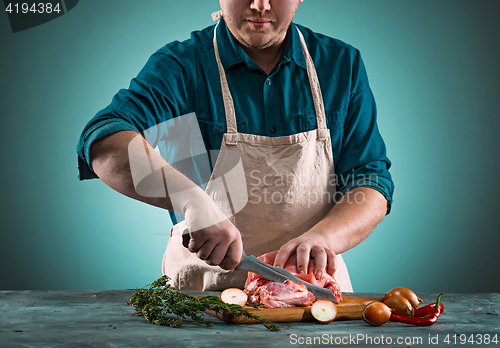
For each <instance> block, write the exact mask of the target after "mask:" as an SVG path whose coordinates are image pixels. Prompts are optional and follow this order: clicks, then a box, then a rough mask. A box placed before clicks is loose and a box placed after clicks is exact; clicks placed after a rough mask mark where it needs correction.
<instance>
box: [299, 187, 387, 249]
mask: <svg viewBox="0 0 500 348" xmlns="http://www.w3.org/2000/svg"><path fill="white" fill-rule="evenodd" d="M386 212H387V200H386V199H385V197H384V196H383V195H382V194H381V193H380V192H378V191H376V190H374V189H371V188H368V187H358V188H355V189H353V190H351V191H349V192H347V193H346V194H345V195H344V197H343V198H342V199H341V200H340V201H339V202H338V203H337V204H335V205H334V206H333V208H332V209H331V210H330V212H329V213H328V214H327V215H326V216H325V217H324V218H323V219H322V220H321V221H320V222H318V223H317V224H316V225H315V226H314V227H313V228H312V229H310V230H309V231H308V232H307V234H308V235H310V236H314V235H318V236H321V237H322V238H324V240H325V241H326V243H327V245H328V246H329V247H330V249H331V250H332V251H333V252H334V253H335V254H340V253H343V252H345V251H347V250H349V249H351V248H353V247H355V246H356V245H358V244H359V243H361V242H362V241H363V240H364V239H365V238H366V237H367V236H368V235H369V234H370V233H371V232H372V230H373V229H374V228H375V226H376V225H377V224H378V223H379V222H381V221H382V219H383V218H384V216H385V214H386Z"/></svg>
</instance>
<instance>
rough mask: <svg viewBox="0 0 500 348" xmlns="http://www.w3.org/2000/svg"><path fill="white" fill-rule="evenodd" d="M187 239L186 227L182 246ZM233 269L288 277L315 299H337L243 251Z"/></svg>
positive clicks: (277, 278)
mask: <svg viewBox="0 0 500 348" xmlns="http://www.w3.org/2000/svg"><path fill="white" fill-rule="evenodd" d="M189 239H190V237H189V231H188V230H187V229H186V230H184V232H183V234H182V245H184V247H186V248H187V247H188V244H189ZM234 269H240V270H244V271H250V272H253V273H257V274H258V275H260V276H262V277H264V278H266V279H269V280H271V281H273V282H279V283H283V282H284V281H285V280H287V279H290V280H291V281H294V282H297V283H303V284H304V285H305V286H306V288H307V290H309V291H310V292H311V293H312V294H313V295H314V297H316V298H317V299H320V300H328V301H332V302H336V301H337V299H336V298H335V296H334V295H333V292H332V290H328V289H325V288H322V287H321V286H318V285H314V284H311V283H309V282H306V281H305V280H303V279H300V278H299V277H297V276H295V275H293V274H292V273H290V272H288V271H287V270H285V269H283V268H279V267H274V266H271V265H270V264H267V263H265V262H264V261H261V260H259V259H258V258H256V257H255V256H253V255H246V254H245V252H243V258H242V259H241V261H240V263H239V264H238V265H237V266H236V267H235V268H234Z"/></svg>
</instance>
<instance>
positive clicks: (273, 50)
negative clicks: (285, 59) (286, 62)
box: [241, 40, 286, 75]
mask: <svg viewBox="0 0 500 348" xmlns="http://www.w3.org/2000/svg"><path fill="white" fill-rule="evenodd" d="M285 42H286V40H283V42H282V43H281V44H280V45H279V46H276V45H273V46H271V47H269V48H263V49H258V48H249V47H245V46H243V45H241V48H243V50H244V51H245V52H246V54H248V56H249V57H250V58H251V59H252V60H253V61H254V62H255V64H257V65H258V66H259V67H260V68H261V69H262V70H264V72H265V73H266V74H267V75H269V74H270V73H271V71H272V70H273V68H274V67H275V66H276V64H278V62H279V60H280V58H281V54H282V53H283V49H284V48H285Z"/></svg>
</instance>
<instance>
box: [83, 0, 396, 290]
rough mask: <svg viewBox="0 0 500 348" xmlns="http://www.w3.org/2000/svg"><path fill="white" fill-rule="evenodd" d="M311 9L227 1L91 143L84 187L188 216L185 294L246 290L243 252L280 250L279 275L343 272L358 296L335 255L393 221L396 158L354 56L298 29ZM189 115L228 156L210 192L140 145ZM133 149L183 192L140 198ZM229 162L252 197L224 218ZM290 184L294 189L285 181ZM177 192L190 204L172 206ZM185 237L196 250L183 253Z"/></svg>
mask: <svg viewBox="0 0 500 348" xmlns="http://www.w3.org/2000/svg"><path fill="white" fill-rule="evenodd" d="M302 1H303V0H280V1H278V0H255V1H252V0H221V1H220V5H221V12H220V14H221V15H222V19H220V21H219V22H218V24H217V25H216V26H212V27H209V28H206V29H204V30H202V31H200V32H194V33H193V35H192V37H191V39H190V40H187V41H185V42H183V43H179V42H174V43H171V44H169V45H167V46H165V47H164V48H162V49H160V50H159V51H158V52H156V53H155V54H154V55H153V56H152V57H151V58H150V60H149V61H148V63H147V64H146V66H145V67H144V69H143V70H142V71H141V73H140V74H139V75H138V77H137V78H136V79H134V80H133V81H132V82H131V85H130V88H129V89H128V90H124V91H120V92H119V93H118V94H117V95H116V96H115V98H114V99H113V101H112V103H111V105H110V106H108V107H107V108H106V109H104V110H102V111H101V112H100V113H98V114H97V115H96V116H95V117H94V119H93V120H91V122H89V124H88V125H87V127H86V128H85V130H84V131H83V133H82V137H81V139H80V143H79V147H78V153H79V159H80V173H81V179H85V178H90V177H95V175H97V176H98V177H99V178H101V179H102V180H103V181H104V182H105V183H106V184H107V185H109V186H110V187H112V188H113V189H115V190H117V191H118V192H121V193H122V194H125V195H127V196H129V197H132V198H134V199H138V200H141V201H143V202H146V203H149V204H151V205H155V206H158V207H162V208H165V209H168V210H170V211H177V212H180V213H182V214H184V216H185V221H183V222H181V223H180V224H178V225H176V226H177V227H175V226H174V229H173V231H172V232H171V239H170V241H169V243H168V247H167V252H166V253H165V256H164V264H163V270H164V273H166V274H168V275H169V276H171V277H172V278H174V284H175V285H176V286H177V287H179V288H183V289H194V290H202V289H205V290H220V289H222V288H225V287H229V286H240V287H241V286H242V284H243V282H244V278H245V275H244V274H243V275H242V274H241V272H239V273H238V272H237V271H232V269H233V268H234V267H235V266H236V265H237V264H238V262H239V261H240V259H241V257H242V252H243V248H244V250H245V252H247V253H250V254H252V253H253V254H262V253H265V252H269V251H272V250H277V249H279V251H278V254H277V256H276V259H275V265H276V266H278V267H283V266H284V265H285V263H286V262H287V261H288V262H291V261H293V262H296V264H297V270H298V272H299V273H307V272H312V273H313V274H314V275H315V276H316V277H317V278H321V277H322V274H323V273H325V272H327V273H329V274H330V275H333V274H334V273H335V272H336V271H337V272H336V274H335V276H336V278H337V280H338V281H339V284H340V286H341V289H342V291H352V287H351V284H350V280H349V276H348V274H347V269H346V268H345V265H344V264H343V261H342V258H341V256H340V254H341V253H342V252H344V251H346V250H349V249H350V248H352V247H354V246H356V245H357V244H359V243H360V242H361V241H363V240H364V239H365V238H366V237H367V236H368V234H369V233H370V232H371V231H372V229H373V228H374V227H375V226H376V225H377V224H378V223H379V222H380V221H381V220H382V219H383V217H384V216H385V215H386V213H388V212H389V208H390V204H391V202H392V192H393V188H394V186H393V184H392V181H391V176H390V174H389V172H388V169H389V167H390V162H389V160H388V158H387V157H386V154H385V145H384V143H383V140H382V138H381V136H380V134H379V132H378V129H377V125H376V111H375V103H374V100H373V95H372V93H371V91H370V88H369V86H368V80H367V76H366V72H365V70H364V66H363V63H362V60H361V58H360V55H359V52H358V51H357V50H356V49H354V48H353V47H351V46H349V45H347V44H345V43H343V42H341V41H338V40H335V39H331V38H328V37H325V36H323V35H320V34H315V33H313V32H312V31H310V30H309V29H307V28H304V27H301V26H298V25H295V24H293V23H292V19H293V17H294V15H295V12H296V10H297V8H298V6H299V3H301V2H302ZM217 70H218V71H217ZM192 112H195V114H196V117H197V119H198V123H199V125H200V129H201V133H202V135H203V140H204V142H205V146H206V147H207V149H208V150H219V149H220V151H221V152H220V154H219V156H218V158H217V162H216V164H215V166H214V173H212V178H211V181H210V182H209V184H208V187H207V190H206V191H204V190H202V189H201V188H199V187H198V186H197V185H195V184H193V182H192V181H191V180H190V179H188V178H187V177H186V176H185V175H183V173H180V172H179V171H177V170H176V169H175V168H174V167H172V166H171V165H170V164H172V163H170V164H169V163H167V161H165V159H164V158H162V156H160V155H159V154H157V153H156V152H155V151H153V147H152V146H151V144H150V143H148V142H146V141H145V140H143V139H142V138H141V137H139V138H138V134H144V132H145V131H146V130H147V129H149V128H150V127H153V126H155V125H156V124H159V123H161V122H163V121H166V120H170V119H175V118H176V117H179V116H181V115H186V114H189V113H192ZM327 127H328V129H327ZM222 133H225V134H224V136H222ZM137 140H139V142H137ZM154 142H155V141H152V142H151V143H154ZM132 144H135V145H134V146H136V145H137V147H136V149H139V150H137V151H138V153H139V152H140V151H141V150H140V148H141V147H145V149H146V150H145V151H146V153H147V156H148V161H149V162H148V163H153V165H152V167H154V168H161V176H162V178H163V180H164V182H167V181H168V182H169V183H172V182H173V183H174V184H170V186H169V187H168V190H167V191H168V192H167V193H166V194H165V195H164V197H153V196H154V194H151V195H149V196H148V195H144V194H139V193H138V192H137V185H135V184H134V180H133V173H131V162H130V161H131V160H130V159H131V158H135V157H137V156H135V155H131V152H134V151H135V150H133V148H134V146H132ZM231 154H236V155H237V157H238V159H239V161H240V162H241V163H242V165H243V168H244V174H243V175H244V176H245V177H246V182H247V185H249V186H252V187H251V188H250V187H249V190H248V194H249V196H250V197H253V196H255V197H257V199H254V200H251V199H250V200H249V201H248V203H247V204H246V205H245V207H244V208H243V209H242V210H241V211H238V212H236V213H235V214H233V215H232V216H228V213H227V211H231V210H230V209H229V208H231V207H233V206H234V202H233V203H228V204H227V205H228V207H224V204H226V203H227V202H226V201H224V199H221V198H220V197H221V193H220V190H219V191H217V189H216V186H217V185H216V184H215V179H216V178H217V177H219V176H220V177H222V176H223V175H224V173H223V172H220V169H221V168H222V167H224V163H226V162H227V161H228V160H227V159H228V158H229V157H231ZM163 157H165V156H163ZM224 161H226V162H224ZM334 163H335V166H334ZM147 165H148V164H147V163H146V162H144V166H147ZM94 173H95V174H94ZM184 174H185V173H184ZM283 177H286V178H292V180H281V181H279V180H277V179H279V178H281V179H283ZM333 177H334V178H335V180H332V178H333ZM269 178H274V180H271V181H270V180H267V179H269ZM318 178H319V179H318ZM299 179H300V180H299ZM302 179H306V181H305V182H304V181H302ZM288 181H290V182H288ZM167 186H168V185H167ZM155 190H156V189H153V190H151V191H155ZM266 190H267V191H266ZM335 191H336V192H337V193H336V197H337V198H338V197H341V196H342V199H341V200H340V201H338V202H336V201H335V200H334V199H333V197H334V196H333V193H335ZM173 192H184V193H185V194H182V195H179V194H177V195H175V199H173V194H172V193H173ZM268 193H272V196H271V197H272V198H276V197H281V198H282V199H280V200H278V201H275V200H269V199H267V198H269V197H268V196H264V194H266V195H267V194H268ZM224 197H226V196H225V195H224ZM311 197H314V198H315V199H311ZM318 197H319V198H321V199H317V198H318ZM325 197H327V198H325ZM226 198H227V197H226ZM229 206H230V207H229ZM229 215H231V214H229ZM174 219H175V218H174ZM174 222H176V221H174ZM186 228H187V230H188V231H189V237H190V239H189V244H188V245H187V247H188V249H189V251H188V250H187V249H185V248H183V247H182V246H181V235H182V232H183V231H184V230H185V229H186ZM201 260H203V261H201Z"/></svg>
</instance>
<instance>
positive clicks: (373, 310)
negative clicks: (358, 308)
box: [362, 301, 393, 326]
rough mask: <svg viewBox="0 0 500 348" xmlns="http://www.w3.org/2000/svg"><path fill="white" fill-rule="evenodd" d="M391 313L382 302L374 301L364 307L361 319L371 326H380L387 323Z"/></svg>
mask: <svg viewBox="0 0 500 348" xmlns="http://www.w3.org/2000/svg"><path fill="white" fill-rule="evenodd" d="M392 311H393V309H391V308H389V307H388V306H387V305H385V304H383V303H382V302H378V301H374V302H371V303H369V304H368V305H367V306H366V307H365V309H364V310H363V316H362V318H363V320H364V321H365V322H367V323H368V324H370V325H371V326H381V325H384V324H385V323H387V321H388V320H389V318H390V317H391V313H392Z"/></svg>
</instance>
